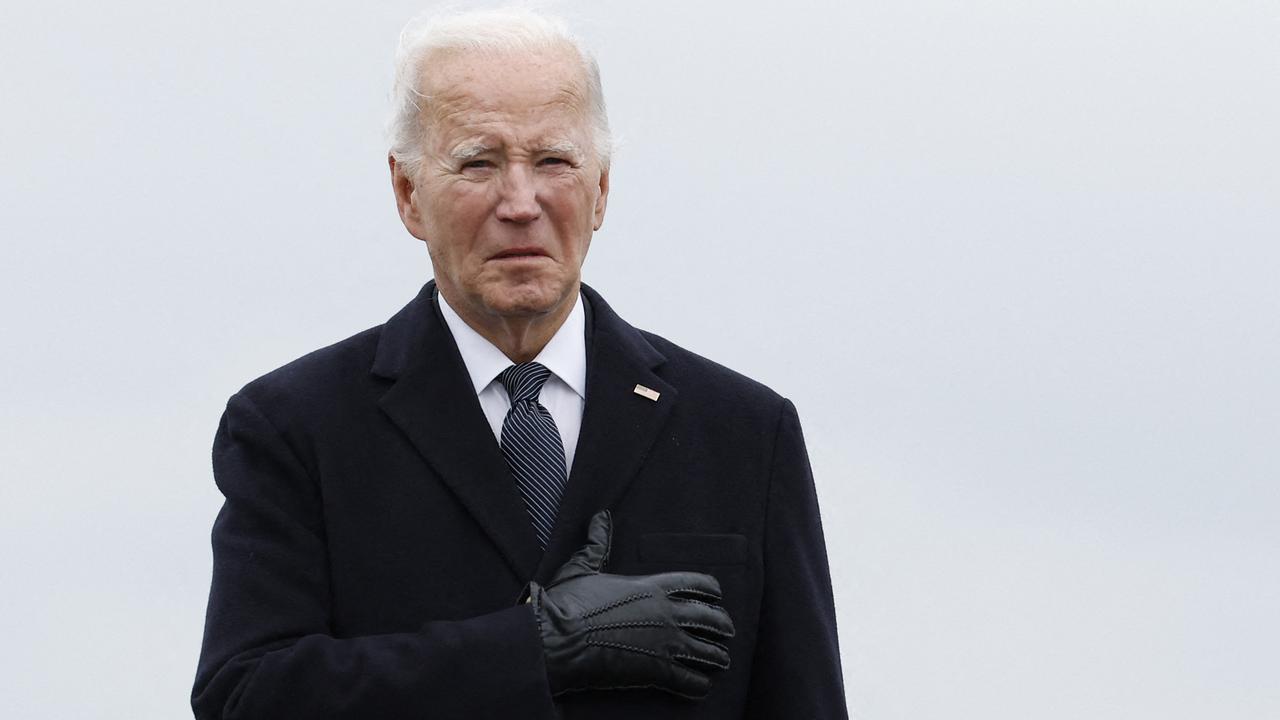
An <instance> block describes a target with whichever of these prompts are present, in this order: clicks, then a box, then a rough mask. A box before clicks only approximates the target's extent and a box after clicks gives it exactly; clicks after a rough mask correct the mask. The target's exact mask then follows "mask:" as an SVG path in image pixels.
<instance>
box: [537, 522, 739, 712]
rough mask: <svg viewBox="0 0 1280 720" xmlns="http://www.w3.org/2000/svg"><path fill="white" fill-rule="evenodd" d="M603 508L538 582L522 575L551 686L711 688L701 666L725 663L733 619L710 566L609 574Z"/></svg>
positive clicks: (708, 668) (702, 692)
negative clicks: (580, 540) (569, 553)
mask: <svg viewBox="0 0 1280 720" xmlns="http://www.w3.org/2000/svg"><path fill="white" fill-rule="evenodd" d="M610 540H611V517H610V515H609V511H607V510H602V511H600V512H598V513H596V515H595V517H593V518H591V525H590V527H589V528H588V530H587V544H586V545H585V546H583V547H582V549H580V550H578V552H576V553H574V555H573V557H571V558H570V559H569V561H568V562H566V563H565V564H564V565H563V566H561V568H560V569H559V570H558V571H557V572H556V574H555V577H553V578H552V579H551V582H550V583H548V584H547V585H546V586H545V587H543V586H541V585H538V584H537V583H535V582H531V583H529V602H531V603H532V604H533V610H534V614H535V615H536V616H537V618H538V626H539V630H540V632H541V633H542V646H543V650H544V651H545V652H546V664H547V676H548V679H549V680H550V682H551V693H552V694H553V695H559V694H561V693H564V692H568V691H571V690H588V689H595V690H612V689H621V688H642V687H652V688H657V689H659V690H665V691H667V692H670V693H674V694H676V695H681V696H683V697H686V698H690V699H698V698H702V697H705V696H706V694H707V692H708V691H710V690H711V679H710V678H709V677H708V676H707V673H708V672H712V671H718V670H724V669H726V668H728V667H729V651H728V649H727V648H726V647H725V646H724V645H722V644H721V643H720V642H718V641H719V640H723V639H725V638H729V637H733V621H732V620H730V619H729V614H728V613H727V612H725V611H724V609H723V608H721V607H720V606H719V605H717V604H716V603H717V602H718V601H719V600H720V583H719V582H718V581H716V579H715V578H714V577H711V576H710V575H704V574H702V573H694V572H671V573H662V574H660V575H608V574H602V573H601V572H600V570H601V569H602V568H603V567H604V563H605V562H606V561H607V560H608V558H609V543H610Z"/></svg>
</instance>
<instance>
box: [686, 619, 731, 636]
mask: <svg viewBox="0 0 1280 720" xmlns="http://www.w3.org/2000/svg"><path fill="white" fill-rule="evenodd" d="M676 625H677V626H679V627H682V628H693V629H695V630H707V631H710V632H712V633H714V634H716V635H718V636H720V637H733V636H732V635H725V633H724V630H722V629H721V628H718V627H716V626H714V625H705V624H703V623H700V622H678V623H676Z"/></svg>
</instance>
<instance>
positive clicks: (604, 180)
mask: <svg viewBox="0 0 1280 720" xmlns="http://www.w3.org/2000/svg"><path fill="white" fill-rule="evenodd" d="M608 204H609V168H604V169H603V170H601V171H600V196H599V197H597V198H596V207H595V223H594V224H595V227H593V228H592V230H599V229H600V226H601V225H603V224H604V209H605V207H606V206H607V205H608Z"/></svg>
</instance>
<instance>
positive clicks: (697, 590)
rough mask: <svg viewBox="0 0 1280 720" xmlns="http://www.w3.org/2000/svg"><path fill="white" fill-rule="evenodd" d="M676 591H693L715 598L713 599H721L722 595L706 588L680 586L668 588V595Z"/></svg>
mask: <svg viewBox="0 0 1280 720" xmlns="http://www.w3.org/2000/svg"><path fill="white" fill-rule="evenodd" d="M676 593H693V594H694V595H700V596H702V597H706V598H711V599H713V600H719V599H720V596H719V595H717V594H715V593H710V592H707V591H706V590H702V589H700V588H696V587H680V588H672V589H670V590H668V591H667V595H668V596H670V595H675V594H676Z"/></svg>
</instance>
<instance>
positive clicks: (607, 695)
mask: <svg viewBox="0 0 1280 720" xmlns="http://www.w3.org/2000/svg"><path fill="white" fill-rule="evenodd" d="M399 63H400V67H399V77H398V88H399V103H400V104H399V112H398V115H397V122H396V125H395V129H394V135H395V137H394V140H393V147H392V150H391V154H390V166H391V178H392V185H393V187H394V190H395V197H396V203H397V206H398V208H399V212H400V217H401V219H402V220H403V222H404V225H405V227H406V228H407V229H408V231H409V232H410V233H411V234H412V235H413V236H414V237H417V238H419V239H421V240H422V241H423V242H425V243H426V245H427V250H428V252H429V254H430V257H431V263H432V267H433V269H434V272H435V280H434V282H430V283H427V285H426V286H425V287H424V288H423V289H422V291H421V292H420V293H419V295H418V296H417V298H415V299H414V300H413V301H412V302H410V303H409V304H408V305H407V306H405V308H404V309H402V310H401V311H400V312H398V313H397V314H396V315H395V316H393V317H392V318H391V319H390V320H389V321H388V322H387V323H386V324H384V325H382V326H379V327H376V328H373V329H371V330H367V331H365V332H362V333H360V334H358V335H355V336H353V337H351V338H349V339H347V340H344V341H342V342H339V343H337V344H335V345H332V346H330V347H327V348H324V349H322V350H319V351H316V352H314V353H311V354H310V355H307V356H305V357H303V358H301V359H299V360H297V361H295V362H293V363H290V364H288V365H286V366H284V367H283V368H280V369H279V370H276V371H274V372H272V373H270V374H268V375H266V376H264V377H262V378H260V379H258V380H255V381H254V382H252V383H250V384H249V385H247V386H245V387H244V388H243V389H242V390H241V391H240V392H239V393H237V394H236V395H235V396H233V397H232V398H231V400H230V401H229V403H228V405H227V410H226V413H225V414H224V416H223V419H222V423H221V425H220V427H219V429H218V433H217V437H216V439H215V443H214V454H213V457H214V472H215V476H216V480H217V483H218V486H219V488H220V489H221V490H222V492H223V494H224V495H225V496H226V502H225V504H224V506H223V509H222V511H221V513H220V514H219V516H218V519H217V521H216V523H215V525H214V529H213V549H214V569H213V586H212V590H211V592H210V598H209V610H208V616H207V621H206V628H205V639H204V647H203V651H202V653H201V658H200V664H199V669H198V671H197V676H196V683H195V690H194V693H193V696H192V705H193V707H194V709H195V714H196V716H197V717H199V718H228V719H230V718H276V719H278V718H299V719H301V718H362V719H368V720H372V719H375V718H376V719H384V718H410V717H413V718H418V717H439V718H453V717H458V718H462V717H467V718H511V717H520V718H556V717H563V718H611V719H616V718H648V719H652V718H837V717H845V716H846V712H845V707H844V699H843V690H842V685H841V676H840V664H839V657H838V650H837V643H836V629H835V620H834V611H833V607H832V597H831V587H830V580H829V577H828V570H827V561H826V554H825V549H824V546H823V538H822V530H821V526H820V524H819V514H818V507H817V501H816V498H815V494H814V487H813V481H812V478H811V476H810V472H809V467H808V462H807V459H806V455H805V450H804V444H803V440H802V438H801V435H800V428H799V425H798V421H797V419H796V414H795V410H794V408H793V407H792V406H791V404H790V403H789V402H788V401H786V400H785V399H783V398H781V397H779V396H777V395H776V394H774V393H773V392H771V391H770V390H768V389H767V388H765V387H763V386H761V385H759V384H757V383H754V382H752V381H750V380H748V379H746V378H744V377H742V376H740V375H737V374H735V373H733V372H732V371H730V370H727V369H725V368H724V367H721V366H719V365H716V364H714V363H712V362H710V361H708V360H705V359H703V358H701V357H698V356H696V355H693V354H691V353H689V352H687V351H685V350H682V349H681V348H679V347H676V346H675V345H672V344H671V343H669V342H667V341H666V340H663V339H662V338H660V337H658V336H656V335H651V334H649V333H645V332H641V331H638V330H636V329H635V328H633V327H631V326H630V325H628V324H626V323H625V322H624V321H622V320H621V319H620V318H619V317H618V316H617V315H616V314H614V312H613V311H612V310H611V309H610V308H609V306H608V304H606V303H605V301H604V300H603V299H602V298H601V297H600V295H598V294H597V293H595V292H594V291H592V290H591V289H590V288H588V287H586V286H584V285H582V284H581V283H580V280H579V271H580V268H581V266H582V262H583V259H584V258H585V256H586V254H587V248H588V246H589V245H590V242H591V237H592V234H593V233H594V232H595V231H596V230H597V229H599V227H600V225H601V223H602V222H603V220H604V216H605V207H606V201H607V199H608V196H609V132H608V123H607V121H606V118H605V111H604V100H603V96H602V92H601V88H600V81H599V72H598V70H597V68H596V66H595V63H594V61H593V60H592V59H591V57H590V55H588V54H587V53H586V52H585V51H584V50H583V49H582V48H581V47H580V46H579V44H578V43H577V42H576V41H575V40H573V38H572V37H571V36H570V35H569V34H568V33H567V32H566V31H565V30H564V28H563V26H562V25H561V24H560V23H559V22H557V21H555V20H553V19H550V18H547V17H544V16H540V15H536V14H532V13H528V12H522V11H521V12H517V11H496V12H487V13H470V14H462V15H454V16H449V17H444V18H437V19H436V20H435V21H433V22H430V23H427V24H425V25H422V26H418V27H415V28H413V29H411V30H409V31H407V32H406V34H405V35H404V37H403V39H402V48H401V53H400V59H399Z"/></svg>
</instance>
